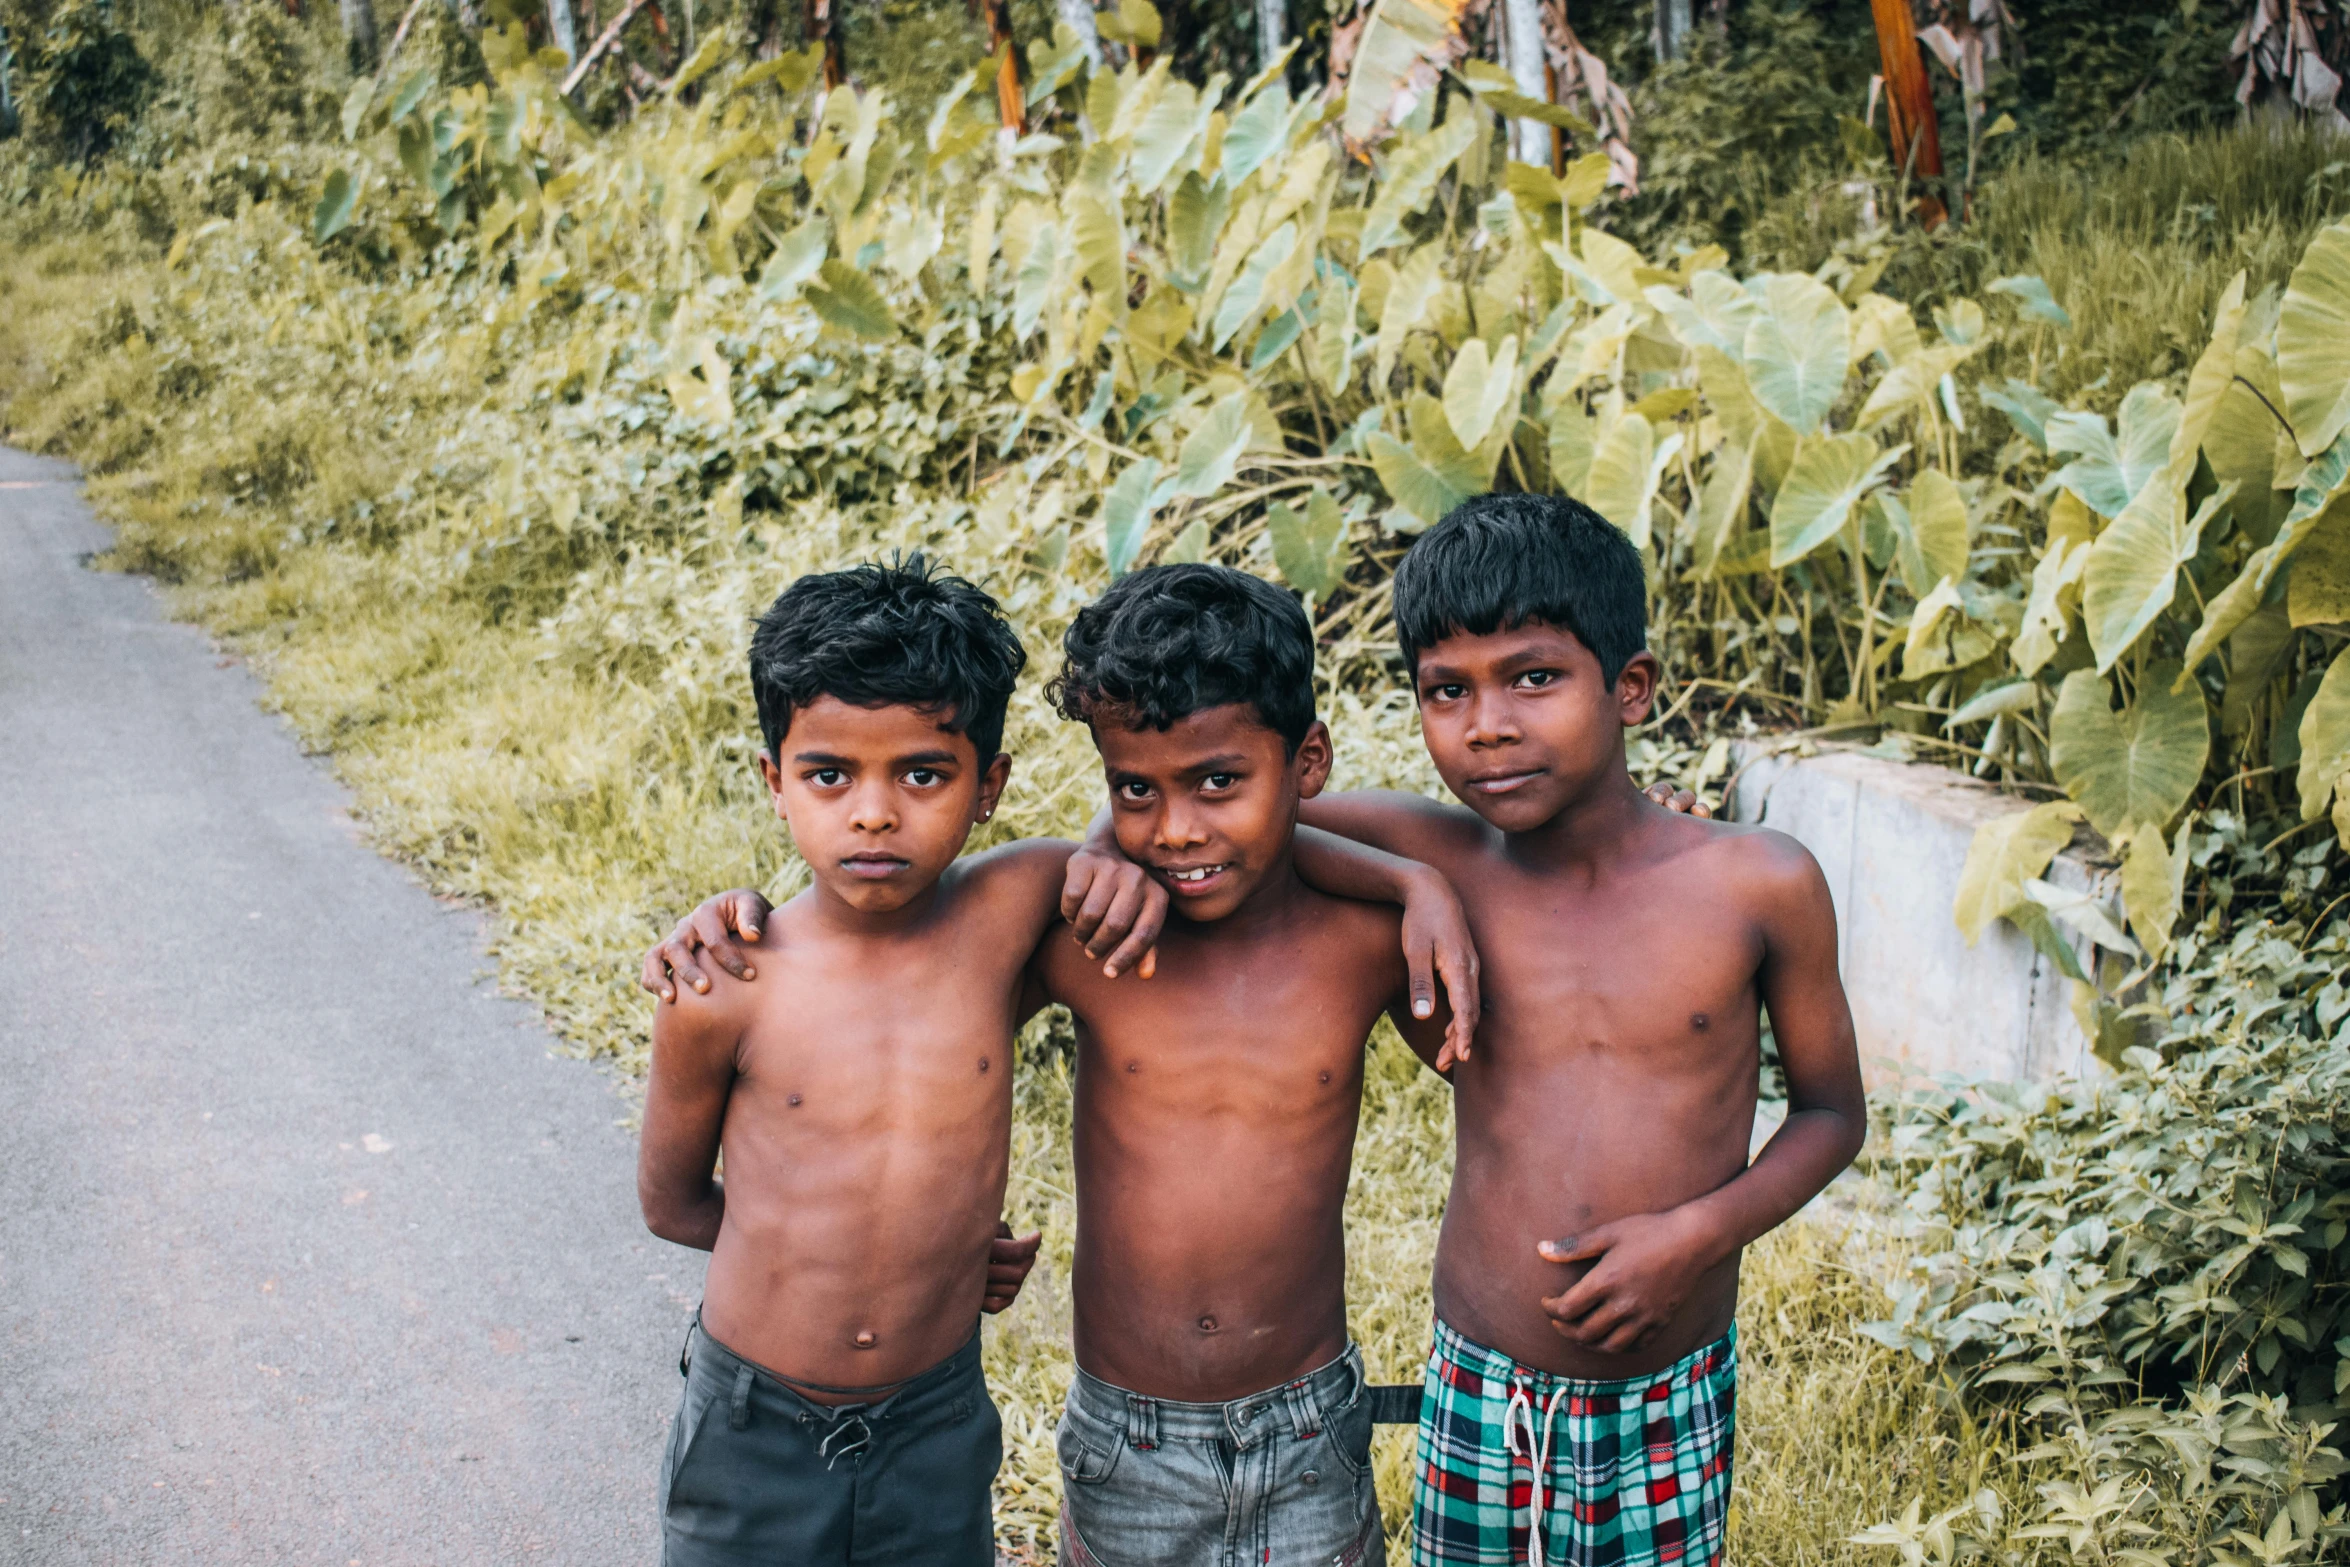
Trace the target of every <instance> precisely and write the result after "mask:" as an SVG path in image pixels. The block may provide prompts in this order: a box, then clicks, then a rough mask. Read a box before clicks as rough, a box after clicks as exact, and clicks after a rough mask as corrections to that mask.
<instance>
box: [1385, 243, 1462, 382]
mask: <svg viewBox="0 0 2350 1567" xmlns="http://www.w3.org/2000/svg"><path fill="white" fill-rule="evenodd" d="M1443 266H1444V247H1443V246H1441V245H1434V244H1430V245H1422V246H1421V247H1420V248H1419V249H1418V250H1415V251H1413V252H1412V258H1411V259H1410V260H1409V261H1407V262H1405V263H1404V264H1403V270H1402V271H1400V272H1398V273H1397V274H1396V275H1395V282H1394V284H1393V285H1392V286H1391V287H1390V288H1389V289H1388V290H1387V303H1386V305H1385V307H1384V308H1383V309H1382V310H1381V311H1380V313H1379V347H1378V352H1377V354H1376V356H1375V357H1374V358H1373V360H1372V363H1371V381H1372V385H1373V386H1374V387H1384V386H1386V385H1387V378H1388V377H1389V376H1390V375H1392V374H1394V372H1395V358H1396V355H1398V354H1400V353H1402V352H1403V344H1404V339H1405V338H1406V337H1409V336H1410V335H1411V332H1412V329H1413V328H1414V327H1417V326H1418V325H1419V324H1420V318H1421V317H1423V316H1425V315H1426V314H1427V313H1428V302H1429V301H1430V300H1432V299H1434V298H1435V297H1436V291H1437V290H1438V289H1439V288H1441V287H1443V286H1444V272H1443Z"/></svg>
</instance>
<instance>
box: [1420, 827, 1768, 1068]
mask: <svg viewBox="0 0 2350 1567" xmlns="http://www.w3.org/2000/svg"><path fill="white" fill-rule="evenodd" d="M1459 881H1460V886H1461V892H1462V901H1463V907H1464V910H1465V912H1466V913H1467V915H1468V917H1469V924H1470V928H1471V931H1472V933H1473V934H1474V935H1475V937H1476V941H1477V949H1478V955H1479V958H1480V960H1481V962H1482V965H1483V975H1482V988H1483V992H1484V1000H1485V1018H1484V1022H1483V1025H1482V1026H1481V1027H1480V1029H1479V1034H1480V1036H1481V1042H1483V1043H1487V1044H1489V1045H1491V1046H1495V1047H1502V1048H1506V1049H1507V1050H1508V1051H1509V1053H1511V1054H1513V1055H1519V1054H1528V1053H1531V1054H1537V1055H1542V1056H1559V1055H1568V1056H1587V1055H1588V1054H1590V1053H1591V1052H1594V1051H1604V1052H1608V1053H1611V1054H1618V1055H1623V1054H1632V1055H1642V1054H1654V1053H1660V1052H1661V1053H1663V1054H1665V1055H1667V1056H1670V1055H1673V1054H1676V1053H1678V1052H1681V1051H1684V1050H1694V1051H1697V1052H1699V1053H1701V1054H1710V1053H1712V1051H1711V1047H1713V1046H1715V1045H1719V1044H1722V1043H1724V1042H1728V1041H1733V1040H1737V1039H1740V1038H1744V1039H1747V1040H1751V1039H1752V1038H1753V1037H1754V1034H1755V1030H1756V1019H1757V1013H1756V1006H1757V992H1756V978H1757V970H1758V967H1759V964H1760V961H1761V956H1762V952H1761V943H1760V939H1759V937H1758V935H1757V932H1756V929H1755V926H1754V923H1753V921H1752V920H1751V919H1750V918H1749V917H1748V916H1747V914H1746V913H1745V911H1744V909H1743V908H1742V907H1741V906H1740V905H1739V904H1738V902H1737V901H1736V900H1735V899H1734V898H1732V897H1730V896H1728V895H1727V893H1726V892H1725V890H1724V889H1722V888H1720V887H1718V886H1713V885H1709V884H1708V883H1707V882H1706V881H1705V880H1704V879H1703V878H1701V877H1697V876H1691V875H1679V876H1673V877H1660V878H1658V879H1657V881H1656V882H1655V883H1653V884H1651V885H1650V886H1648V887H1647V888H1645V889H1643V890H1642V891H1641V892H1640V893H1638V894H1636V895H1634V894H1627V893H1625V892H1621V891H1611V892H1599V893H1595V892H1590V891H1585V890H1579V889H1575V888H1572V887H1564V886H1560V885H1557V884H1555V883H1541V882H1535V881H1532V880H1531V879H1530V878H1527V877H1525V876H1524V875H1523V874H1522V873H1518V872H1516V871H1514V870H1511V871H1507V872H1500V873H1494V874H1488V875H1485V876H1481V877H1480V876H1464V877H1461V878H1460V879H1459Z"/></svg>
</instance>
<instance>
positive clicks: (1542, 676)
mask: <svg viewBox="0 0 2350 1567" xmlns="http://www.w3.org/2000/svg"><path fill="white" fill-rule="evenodd" d="M1557 681H1558V671H1557V670H1555V669H1529V670H1527V671H1526V672H1525V673H1524V674H1522V675H1520V676H1519V677H1518V684H1520V685H1522V686H1529V687H1540V686H1547V685H1555V684H1556V683H1557Z"/></svg>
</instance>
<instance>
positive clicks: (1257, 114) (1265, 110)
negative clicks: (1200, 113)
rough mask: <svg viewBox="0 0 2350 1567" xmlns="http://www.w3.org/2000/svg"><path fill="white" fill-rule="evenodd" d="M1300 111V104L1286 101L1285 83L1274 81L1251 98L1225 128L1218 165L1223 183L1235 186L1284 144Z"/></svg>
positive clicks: (1287, 95)
mask: <svg viewBox="0 0 2350 1567" xmlns="http://www.w3.org/2000/svg"><path fill="white" fill-rule="evenodd" d="M1300 112H1302V106H1299V105H1293V104H1292V103H1291V102H1290V101H1289V88H1288V86H1287V85H1286V84H1284V83H1280V82H1275V83H1274V84H1273V85H1272V86H1271V87H1270V88H1268V89H1266V90H1265V91H1264V92H1261V93H1259V94H1257V95H1256V96H1255V97H1254V98H1251V99H1250V100H1249V102H1248V106H1247V107H1246V108H1244V109H1242V110H1241V111H1240V112H1239V113H1238V114H1236V115H1234V116H1233V117H1232V123H1231V125H1230V126H1228V127H1226V129H1225V131H1224V157H1223V161H1222V162H1221V163H1220V164H1219V165H1218V167H1217V173H1218V175H1219V177H1220V178H1221V179H1222V180H1223V181H1224V183H1225V184H1227V185H1231V186H1235V187H1237V186H1238V185H1239V184H1240V182H1241V181H1242V180H1245V179H1247V178H1248V177H1249V176H1250V175H1251V174H1254V173H1255V172H1256V171H1257V169H1258V168H1259V167H1260V166H1261V165H1262V164H1263V163H1264V162H1265V160H1266V159H1268V158H1270V157H1272V156H1273V155H1274V154H1275V153H1277V152H1279V151H1280V150H1281V149H1282V148H1283V147H1285V146H1287V145H1288V144H1289V133H1290V131H1291V129H1292V128H1293V127H1294V126H1295V124H1296V121H1297V115H1298V114H1299V113H1300Z"/></svg>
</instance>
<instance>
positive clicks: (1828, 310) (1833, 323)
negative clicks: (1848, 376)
mask: <svg viewBox="0 0 2350 1567" xmlns="http://www.w3.org/2000/svg"><path fill="white" fill-rule="evenodd" d="M1750 292H1752V293H1754V295H1755V296H1756V299H1757V303H1758V305H1759V307H1760V308H1759V309H1758V310H1757V312H1756V314H1755V317H1754V319H1753V321H1752V322H1750V323H1749V324H1748V326H1747V328H1746V342H1745V345H1744V347H1745V359H1746V379H1747V384H1748V385H1749V386H1751V387H1752V388H1753V391H1754V397H1755V401H1757V402H1759V403H1761V404H1762V406H1763V407H1764V408H1766V409H1768V410H1769V411H1770V412H1771V413H1773V414H1776V415H1777V416H1778V417H1779V418H1780V419H1782V420H1784V421H1786V423H1787V424H1788V425H1789V426H1790V427H1792V428H1793V429H1794V431H1795V433H1796V434H1797V435H1812V434H1815V433H1816V432H1817V431H1818V430H1819V428H1820V424H1821V422H1822V421H1823V420H1825V419H1826V418H1827V417H1828V410H1829V409H1831V408H1833V407H1835V406H1836V396H1837V394H1838V393H1839V392H1841V391H1842V390H1843V389H1844V373H1845V370H1846V368H1847V367H1848V366H1849V365H1850V364H1851V362H1852V314H1851V312H1850V311H1848V310H1846V309H1845V308H1844V303H1843V301H1841V300H1839V299H1838V298H1837V297H1836V295H1835V293H1834V291H1833V290H1831V289H1830V288H1829V287H1828V286H1827V285H1826V284H1825V283H1822V282H1820V281H1819V280H1818V279H1816V278H1810V277H1805V276H1804V275H1802V274H1801V273H1793V272H1783V273H1776V274H1770V275H1766V276H1763V277H1759V278H1756V279H1755V280H1754V283H1753V284H1752V285H1750Z"/></svg>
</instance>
